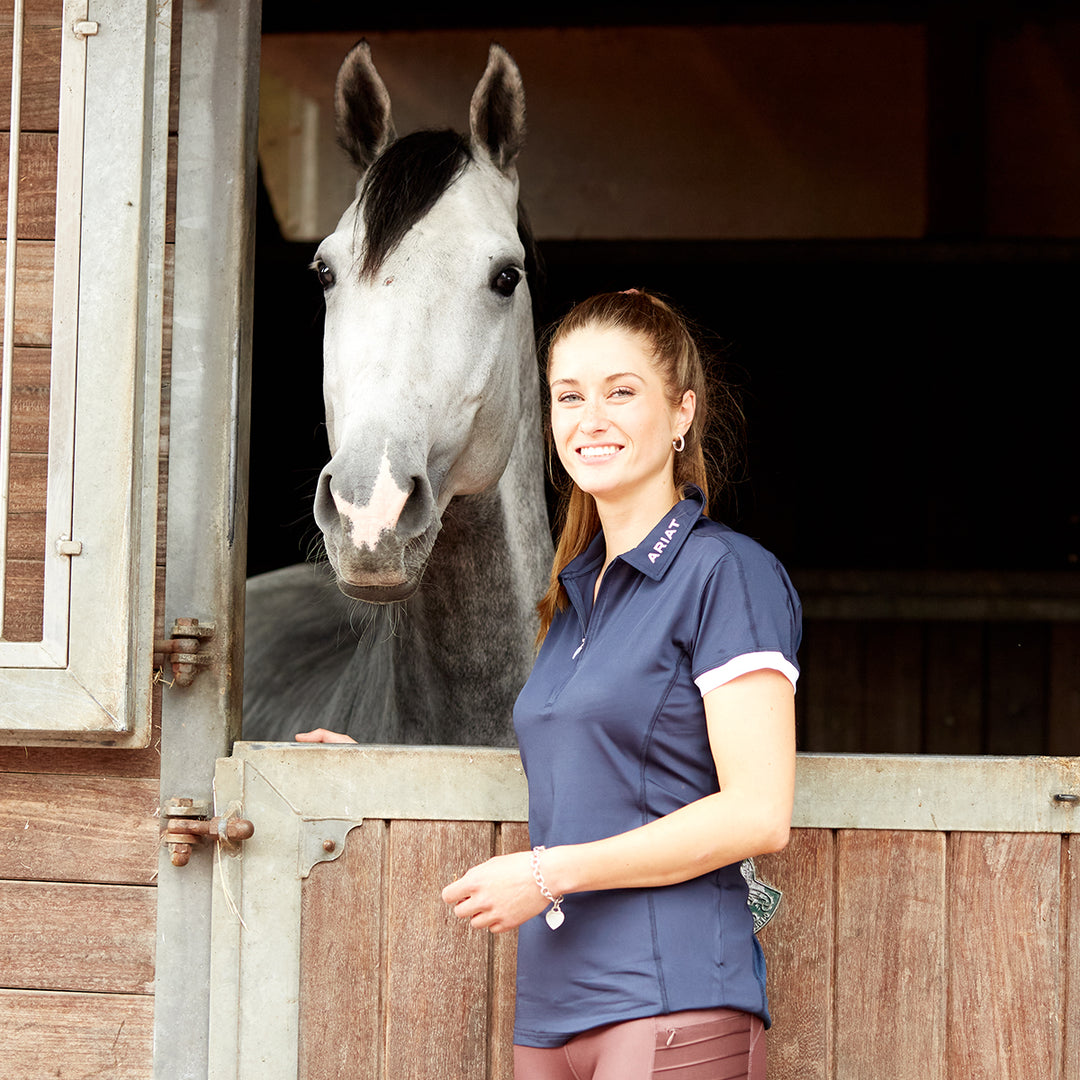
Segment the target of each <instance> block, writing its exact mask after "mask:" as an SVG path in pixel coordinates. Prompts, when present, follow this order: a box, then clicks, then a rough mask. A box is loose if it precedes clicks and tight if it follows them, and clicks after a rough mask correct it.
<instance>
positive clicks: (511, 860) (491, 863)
mask: <svg viewBox="0 0 1080 1080" xmlns="http://www.w3.org/2000/svg"><path fill="white" fill-rule="evenodd" d="M442 898H443V902H444V903H446V904H449V905H450V906H451V907H452V908H453V909H454V914H455V915H456V916H457V917H458V918H459V919H468V920H469V923H470V925H472V926H476V927H481V928H486V929H488V930H490V931H491V932H492V933H493V934H502V933H505V932H506V931H507V930H513V929H514V928H515V927H518V926H520V925H521V924H522V923H523V922H525V921H526V919H531V918H532V917H533V916H534V915H539V914H540V912H541V911H543V910H544V908H546V907H547V906H548V902H547V901H546V900H545V899H544V897H543V895H542V894H541V892H540V889H539V888H538V887H537V884H536V881H535V880H534V879H533V874H532V854H531V853H530V852H528V851H517V852H514V853H513V854H512V855H496V856H495V858H494V859H488V861H487V862H484V863H480V865H479V866H474V867H473V868H472V869H471V870H470V871H469V872H468V873H466V874H464V875H463V876H462V877H459V878H458V879H457V881H454V882H452V883H451V884H449V885H447V886H446V888H445V889H443V891H442Z"/></svg>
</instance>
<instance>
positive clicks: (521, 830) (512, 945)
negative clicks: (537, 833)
mask: <svg viewBox="0 0 1080 1080" xmlns="http://www.w3.org/2000/svg"><path fill="white" fill-rule="evenodd" d="M528 850H529V827H528V825H526V824H525V823H524V822H520V821H507V822H504V823H503V824H502V825H500V826H499V831H498V835H497V837H496V844H495V851H496V853H497V854H499V855H505V854H508V853H509V852H511V851H528ZM492 948H493V957H492V959H493V964H492V977H491V1005H490V1011H491V1021H490V1029H489V1030H490V1038H491V1080H514V994H515V975H516V972H517V933H516V932H512V933H508V934H496V935H495V936H494V939H493V941H492Z"/></svg>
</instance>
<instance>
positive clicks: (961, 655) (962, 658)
mask: <svg viewBox="0 0 1080 1080" xmlns="http://www.w3.org/2000/svg"><path fill="white" fill-rule="evenodd" d="M925 656H926V668H925V670H926V717H925V739H926V752H927V753H928V754H977V753H978V752H979V749H980V745H981V742H982V712H983V625H982V623H930V624H928V625H927V627H926V653H925Z"/></svg>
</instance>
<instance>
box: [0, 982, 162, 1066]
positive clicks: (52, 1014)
mask: <svg viewBox="0 0 1080 1080" xmlns="http://www.w3.org/2000/svg"><path fill="white" fill-rule="evenodd" d="M153 1013H154V999H153V998H151V997H146V996H136V995H128V994H63V993H43V992H36V991H32V990H0V1031H2V1032H3V1037H2V1038H0V1076H3V1077H4V1080H45V1078H46V1077H64V1078H71V1080H89V1078H91V1077H94V1078H97V1077H108V1080H150V1077H151V1075H152V1072H153V1067H152V1062H151V1058H152V1053H153V1034H154V1032H153V1028H154V1022H153Z"/></svg>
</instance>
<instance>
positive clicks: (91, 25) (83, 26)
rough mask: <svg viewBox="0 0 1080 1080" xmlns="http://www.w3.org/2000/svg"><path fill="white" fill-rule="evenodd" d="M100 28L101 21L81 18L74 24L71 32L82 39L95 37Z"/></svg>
mask: <svg viewBox="0 0 1080 1080" xmlns="http://www.w3.org/2000/svg"><path fill="white" fill-rule="evenodd" d="M100 29H101V26H100V24H99V23H96V22H91V21H90V20H89V19H80V20H79V21H78V22H76V23H73V24H72V27H71V32H72V33H73V34H74V35H75V36H76V37H77V38H79V39H80V40H82V39H83V38H88V37H93V36H94V35H95V34H96V33H97V32H98V30H100Z"/></svg>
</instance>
